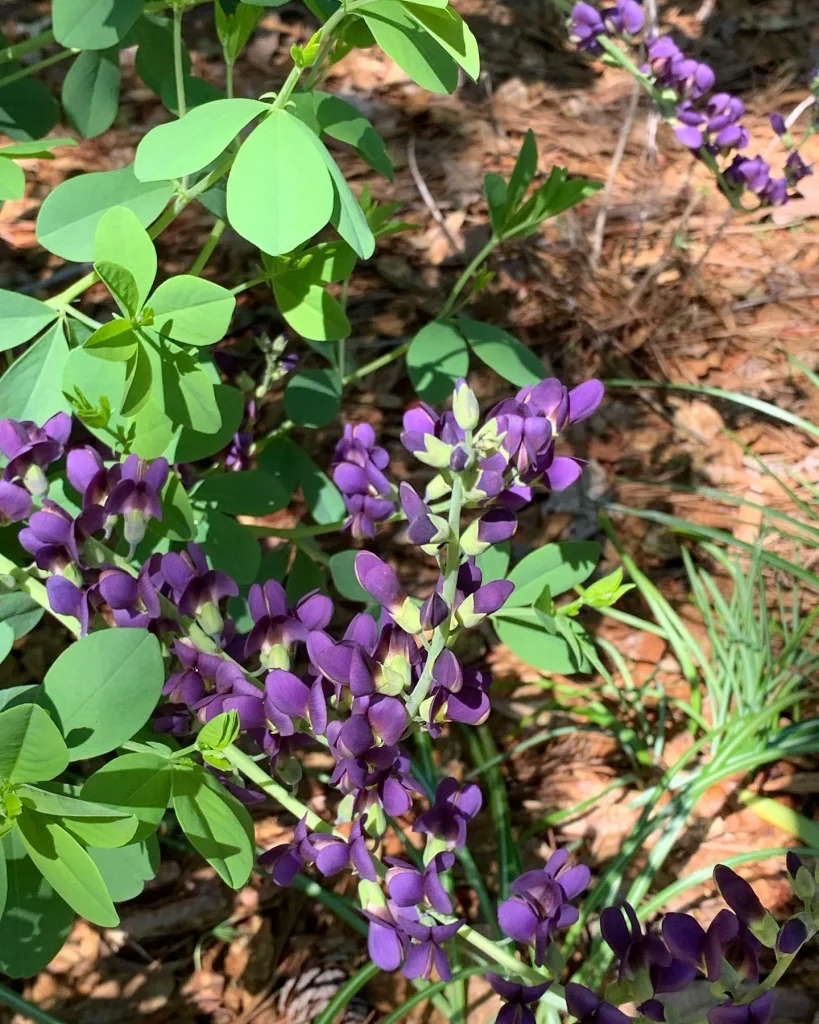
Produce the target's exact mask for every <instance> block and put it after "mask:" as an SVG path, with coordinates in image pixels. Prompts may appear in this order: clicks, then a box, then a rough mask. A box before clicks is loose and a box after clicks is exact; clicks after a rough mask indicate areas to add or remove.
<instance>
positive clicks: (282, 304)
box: [273, 264, 351, 341]
mask: <svg viewBox="0 0 819 1024" xmlns="http://www.w3.org/2000/svg"><path fill="white" fill-rule="evenodd" d="M309 269H310V265H309V264H308V265H307V267H305V269H304V270H292V271H289V272H288V273H286V274H282V275H281V276H279V277H274V278H273V295H274V296H275V299H276V304H277V305H278V307H279V310H280V312H281V314H282V316H283V317H284V319H285V320H286V321H287V323H288V325H289V326H290V327H292V328H293V330H294V331H296V332H297V333H298V334H300V335H301V336H302V337H303V338H307V339H309V340H310V341H341V339H342V338H348V337H349V336H350V331H351V327H350V321H349V320H348V319H347V314H346V313H345V312H344V309H343V308H342V306H341V304H340V303H339V302H338V300H337V299H335V298H334V297H333V296H332V295H331V294H330V293H329V292H328V291H326V290H325V289H324V288H323V287H322V286H321V285H319V284H314V283H313V282H312V281H310V279H309V276H308V274H307V273H305V271H309Z"/></svg>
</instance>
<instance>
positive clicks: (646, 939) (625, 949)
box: [600, 903, 674, 980]
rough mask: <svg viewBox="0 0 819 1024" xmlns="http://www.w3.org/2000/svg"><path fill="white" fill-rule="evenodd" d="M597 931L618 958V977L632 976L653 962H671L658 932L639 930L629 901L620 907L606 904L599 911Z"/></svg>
mask: <svg viewBox="0 0 819 1024" xmlns="http://www.w3.org/2000/svg"><path fill="white" fill-rule="evenodd" d="M624 913H625V916H624ZM600 931H601V932H602V934H603V938H604V939H605V940H606V942H607V943H608V944H609V946H610V947H611V949H612V951H613V952H614V953H615V954H616V956H617V957H618V958H619V960H620V980H622V979H623V978H634V977H636V975H637V974H638V973H639V972H640V971H642V970H648V969H649V968H651V967H653V966H655V965H656V966H658V967H670V966H671V962H672V961H673V959H674V958H673V956H672V954H671V951H670V950H669V949H668V947H667V946H666V944H665V943H664V942H663V940H662V939H661V938H660V937H659V936H658V935H650V934H645V935H644V934H643V930H642V928H641V927H640V922H639V921H638V919H637V915H636V914H635V913H634V908H633V907H632V906H631V904H629V903H624V904H623V907H622V909H621V908H619V907H606V909H605V910H604V911H603V913H602V914H601V915H600Z"/></svg>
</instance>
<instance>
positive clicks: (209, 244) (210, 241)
mask: <svg viewBox="0 0 819 1024" xmlns="http://www.w3.org/2000/svg"><path fill="white" fill-rule="evenodd" d="M226 226H227V222H226V221H223V220H222V219H221V218H220V219H219V220H217V221H216V223H215V224H214V225H213V227H212V228H211V229H210V234H209V235H208V238H207V241H206V242H205V244H204V245H203V246H202V251H201V252H200V253H199V255H198V256H197V257H196V259H195V260H194V261H193V265H192V266H191V269H190V270H189V271H188V273H189V274H191V276H192V277H198V276H199V275H200V274H201V273H202V271H203V270H204V269H205V267H206V266H207V262H208V260H209V259H210V258H211V256H212V255H213V251H214V249H215V248H216V246H217V245H218V244H219V239H220V238H221V237H222V234H223V233H224V230H225V228H226Z"/></svg>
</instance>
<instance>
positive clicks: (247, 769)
mask: <svg viewBox="0 0 819 1024" xmlns="http://www.w3.org/2000/svg"><path fill="white" fill-rule="evenodd" d="M222 753H224V755H225V757H226V758H227V759H228V761H230V763H231V764H232V765H233V767H234V768H235V769H236V770H237V771H239V772H241V773H242V775H244V776H245V778H247V779H250V781H251V782H252V783H253V784H254V785H255V786H258V787H259V789H260V790H262V792H263V793H267V795H268V796H270V797H272V798H273V799H274V800H276V801H277V802H278V803H280V804H281V805H282V807H284V808H285V809H286V810H288V811H290V813H291V814H292V815H293V817H295V818H298V819H299V820H301V819H302V818H306V819H307V824H308V825H309V826H310V828H312V829H319V828H320V829H321V830H322V831H326V829H327V824H326V822H325V821H323V820H322V819H321V818H320V817H319V816H318V815H317V814H316V813H315V812H314V811H311V810H310V809H309V807H305V805H304V804H303V803H302V802H301V800H299V798H298V797H295V796H292V795H291V794H290V793H289V792H288V791H287V790H286V789H285V788H284V786H282V785H280V784H279V783H278V782H276V780H275V779H272V778H271V777H270V776H269V775H268V774H267V772H266V771H265V770H264V769H263V768H260V767H259V766H258V764H256V762H255V761H254V760H253V758H252V757H250V756H249V755H248V754H245V753H244V752H243V751H241V750H239V749H238V747H235V746H234V745H233V744H232V743H231V745H230V746H229V747H226V748H225V749H224V750H223V751H222Z"/></svg>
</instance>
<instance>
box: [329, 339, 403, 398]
mask: <svg viewBox="0 0 819 1024" xmlns="http://www.w3.org/2000/svg"><path fill="white" fill-rule="evenodd" d="M409 347H410V343H409V342H408V341H406V342H404V344H403V345H398V347H397V348H394V349H393V350H392V351H391V352H385V353H384V355H383V356H379V357H378V358H377V359H373V360H372V362H369V363H365V364H364V365H363V366H359V368H358V369H357V370H354V371H353V372H352V373H349V374H347V376H346V377H345V378H344V380H343V381H342V383H343V384H344V385H345V387H346V386H347V384H352V382H353V381H355V380H362V379H363V378H364V377H368V376H369V375H370V374H371V373H375V371H376V370H380V369H381V367H382V366H389V364H390V363H392V362H395V360H396V359H400V358H401V356H403V355H406V353H407V349H408V348H409Z"/></svg>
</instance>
